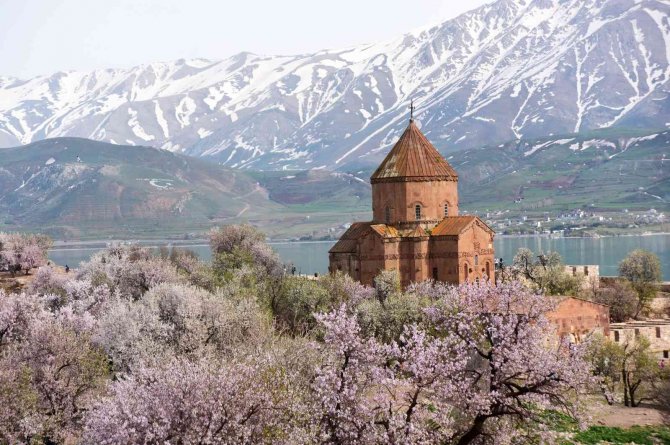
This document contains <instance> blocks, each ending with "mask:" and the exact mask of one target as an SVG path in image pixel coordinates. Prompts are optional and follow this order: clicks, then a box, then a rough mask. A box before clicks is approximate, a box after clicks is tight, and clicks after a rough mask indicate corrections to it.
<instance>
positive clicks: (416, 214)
mask: <svg viewBox="0 0 670 445" xmlns="http://www.w3.org/2000/svg"><path fill="white" fill-rule="evenodd" d="M414 218H416V220H417V221H419V220H421V204H417V205H415V206H414Z"/></svg>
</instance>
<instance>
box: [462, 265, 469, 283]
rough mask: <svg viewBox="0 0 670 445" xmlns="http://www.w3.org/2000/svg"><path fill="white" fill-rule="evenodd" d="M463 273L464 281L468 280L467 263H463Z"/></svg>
mask: <svg viewBox="0 0 670 445" xmlns="http://www.w3.org/2000/svg"><path fill="white" fill-rule="evenodd" d="M463 275H465V281H468V278H469V276H470V273H469V270H468V265H467V263H466V264H463Z"/></svg>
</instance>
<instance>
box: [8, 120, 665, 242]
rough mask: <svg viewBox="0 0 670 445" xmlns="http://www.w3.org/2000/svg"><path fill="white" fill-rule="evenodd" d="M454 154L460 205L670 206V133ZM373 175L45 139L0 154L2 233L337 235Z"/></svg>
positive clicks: (520, 209)
mask: <svg viewBox="0 0 670 445" xmlns="http://www.w3.org/2000/svg"><path fill="white" fill-rule="evenodd" d="M491 153H495V155H493V156H492V155H491ZM449 162H450V163H451V164H452V165H453V167H454V168H455V169H456V170H457V171H458V173H459V195H460V201H461V206H460V207H461V208H462V210H463V211H465V212H477V213H479V214H480V215H483V216H484V215H486V214H487V213H490V214H491V215H499V218H503V219H506V218H511V217H514V216H515V215H516V216H518V215H522V214H528V215H532V214H536V215H538V214H539V215H556V214H558V213H561V212H565V211H573V210H577V209H582V210H587V211H589V210H590V211H605V212H610V213H612V212H614V213H622V212H623V210H624V209H629V210H631V211H637V210H648V209H650V208H655V209H657V210H658V211H659V212H667V211H670V168H668V165H669V164H670V130H666V131H662V132H658V133H648V132H644V131H640V130H626V131H623V130H616V129H606V130H597V131H590V132H581V133H577V134H571V135H563V136H558V137H551V138H539V139H533V138H531V139H522V140H516V139H515V140H512V141H509V142H507V143H504V144H499V145H496V146H485V147H481V148H475V149H466V150H463V151H461V152H458V153H456V154H453V155H451V156H449ZM371 173H372V170H371V169H362V170H356V171H350V172H328V171H324V170H305V171H269V172H248V171H240V170H232V169H228V168H226V167H222V166H218V165H215V164H211V163H207V162H204V161H202V160H199V159H195V158H191V157H188V156H183V155H179V154H175V153H170V152H167V151H165V150H159V149H155V148H150V147H141V146H124V145H111V144H107V143H102V142H95V141H89V140H86V139H77V138H57V139H50V140H46V141H40V142H36V143H33V144H30V145H28V146H24V147H16V148H7V149H3V150H2V156H0V231H2V230H14V229H18V230H30V231H41V232H47V233H49V234H51V235H53V236H55V237H56V238H58V239H63V238H79V237H95V238H96V239H100V238H104V237H107V236H112V237H123V238H126V239H128V238H130V239H133V238H148V237H171V236H181V235H183V234H185V233H193V232H196V233H203V232H206V231H207V230H208V229H209V228H210V227H212V226H214V225H219V224H226V223H233V222H241V221H249V222H251V223H253V224H256V225H258V226H259V227H260V228H261V229H262V230H264V231H265V232H266V233H267V234H268V235H270V236H272V237H275V238H286V237H289V238H294V237H301V236H315V237H322V236H326V235H335V234H337V233H339V231H341V230H342V228H343V227H344V225H345V224H347V223H350V222H352V221H365V220H368V219H369V218H370V216H371V211H370V209H371V194H370V184H369V182H368V178H369V177H370V174H371ZM496 218H498V217H496Z"/></svg>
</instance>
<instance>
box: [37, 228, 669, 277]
mask: <svg viewBox="0 0 670 445" xmlns="http://www.w3.org/2000/svg"><path fill="white" fill-rule="evenodd" d="M333 244H334V242H333V241H324V242H291V243H272V244H271V245H272V247H273V248H274V249H275V250H276V251H277V253H278V254H279V256H280V257H281V258H282V259H283V260H284V261H286V262H292V263H293V264H295V265H296V267H297V269H298V271H300V272H301V273H303V274H312V273H315V272H318V273H320V274H323V273H325V272H327V271H328V249H330V247H331V246H332V245H333ZM494 246H495V250H496V257H502V258H504V260H505V263H506V264H511V262H512V258H513V257H514V254H515V253H516V251H517V250H518V249H519V248H521V247H527V248H529V249H531V250H532V251H533V252H539V251H544V252H547V251H556V252H558V253H560V254H561V256H562V257H563V261H564V262H565V263H566V264H598V265H599V266H600V274H601V275H616V274H617V267H618V264H619V262H620V261H621V260H622V259H623V258H624V257H625V256H626V255H627V254H628V253H629V252H630V251H631V250H635V249H646V250H649V251H651V252H654V253H655V254H656V255H658V256H659V258H660V259H661V267H662V270H663V278H664V279H665V280H670V235H636V236H619V237H604V238H548V237H540V236H526V237H502V236H500V237H498V238H496V240H495V243H494ZM188 248H189V249H191V250H194V251H195V252H196V253H197V254H198V255H200V256H201V258H203V259H204V260H209V259H210V258H211V253H210V250H209V246H207V245H195V246H188ZM98 250H100V247H90V248H89V247H85V248H82V247H77V248H70V247H67V245H59V246H57V247H55V248H54V249H52V250H51V252H50V253H49V257H50V258H51V260H52V261H54V262H55V263H57V264H60V265H65V264H68V265H69V266H70V267H76V266H77V265H78V264H79V263H80V262H81V261H86V260H88V259H89V257H90V256H91V255H92V254H93V253H95V252H97V251H98Z"/></svg>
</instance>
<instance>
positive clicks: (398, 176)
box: [370, 120, 458, 184]
mask: <svg viewBox="0 0 670 445" xmlns="http://www.w3.org/2000/svg"><path fill="white" fill-rule="evenodd" d="M434 180H445V181H457V180H458V174H457V173H456V171H455V170H454V169H453V167H452V166H451V165H449V163H448V162H447V160H446V159H444V158H443V157H442V155H441V154H440V153H439V152H438V151H437V149H435V147H433V144H431V143H430V141H429V140H428V139H427V138H426V136H424V135H423V133H421V130H419V127H417V126H416V124H415V123H414V121H413V120H410V121H409V126H408V127H407V129H406V130H405V132H404V133H403V134H402V136H400V139H399V140H398V142H396V144H395V146H394V147H393V148H392V149H391V151H390V152H389V154H388V155H387V156H386V158H385V159H384V161H383V162H382V163H381V165H380V166H379V167H378V168H377V170H376V171H375V172H374V173H373V174H372V176H371V177H370V182H372V183H373V184H374V183H378V182H407V181H434Z"/></svg>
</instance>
